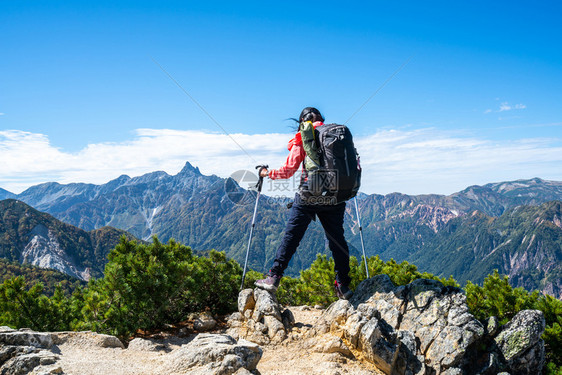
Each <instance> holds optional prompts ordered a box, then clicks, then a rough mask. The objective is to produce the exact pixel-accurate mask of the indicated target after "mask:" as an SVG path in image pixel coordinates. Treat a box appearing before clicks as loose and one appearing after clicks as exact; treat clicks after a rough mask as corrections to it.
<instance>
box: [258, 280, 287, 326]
mask: <svg viewBox="0 0 562 375" xmlns="http://www.w3.org/2000/svg"><path fill="white" fill-rule="evenodd" d="M254 298H255V300H256V304H255V308H254V315H256V314H260V315H262V316H265V315H269V316H273V317H275V318H276V319H277V320H279V321H282V318H281V311H280V309H279V303H278V302H277V298H276V297H275V295H274V294H272V293H270V292H268V291H267V290H263V289H259V288H256V289H254ZM255 320H260V319H255Z"/></svg>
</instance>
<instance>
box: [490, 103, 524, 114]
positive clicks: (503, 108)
mask: <svg viewBox="0 0 562 375" xmlns="http://www.w3.org/2000/svg"><path fill="white" fill-rule="evenodd" d="M525 108H527V106H526V105H525V104H521V103H519V104H515V105H511V104H509V103H508V102H503V103H501V104H500V109H499V110H498V111H497V112H504V111H511V110H512V109H525Z"/></svg>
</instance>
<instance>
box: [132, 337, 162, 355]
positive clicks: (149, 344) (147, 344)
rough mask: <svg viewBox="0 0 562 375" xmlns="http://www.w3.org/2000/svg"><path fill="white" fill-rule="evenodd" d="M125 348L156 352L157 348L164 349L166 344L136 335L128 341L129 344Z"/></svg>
mask: <svg viewBox="0 0 562 375" xmlns="http://www.w3.org/2000/svg"><path fill="white" fill-rule="evenodd" d="M127 349H128V350H133V351H138V352H156V351H159V350H165V349H166V345H163V344H159V343H157V342H154V341H152V340H147V339H143V338H141V337H137V338H135V339H132V340H131V341H130V342H129V346H128V347H127Z"/></svg>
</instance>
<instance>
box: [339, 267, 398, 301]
mask: <svg viewBox="0 0 562 375" xmlns="http://www.w3.org/2000/svg"><path fill="white" fill-rule="evenodd" d="M394 289H395V286H394V284H393V283H392V280H390V277H388V275H377V276H373V277H371V278H370V279H367V280H363V281H362V282H361V283H360V284H359V285H358V286H357V288H356V289H355V291H354V292H353V297H351V300H350V301H351V303H352V304H353V305H354V306H357V305H359V304H360V303H362V302H365V301H367V300H368V299H370V298H371V297H372V296H373V294H375V293H389V292H392V291H393V290H394Z"/></svg>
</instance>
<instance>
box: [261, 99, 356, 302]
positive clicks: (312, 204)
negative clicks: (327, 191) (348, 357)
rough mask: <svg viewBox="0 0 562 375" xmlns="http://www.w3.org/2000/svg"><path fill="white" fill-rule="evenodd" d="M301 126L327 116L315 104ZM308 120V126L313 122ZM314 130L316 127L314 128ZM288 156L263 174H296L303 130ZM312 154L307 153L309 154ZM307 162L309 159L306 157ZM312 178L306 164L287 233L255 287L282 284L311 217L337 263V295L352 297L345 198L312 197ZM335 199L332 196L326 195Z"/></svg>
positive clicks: (315, 124)
mask: <svg viewBox="0 0 562 375" xmlns="http://www.w3.org/2000/svg"><path fill="white" fill-rule="evenodd" d="M298 121H299V129H301V128H302V126H303V124H305V123H308V122H310V123H311V124H312V126H313V127H314V129H316V128H317V127H319V126H323V125H324V117H323V116H322V114H321V113H320V111H319V110H318V109H316V108H313V107H306V108H305V109H303V110H302V112H301V114H300V116H299V120H298ZM310 123H308V125H310ZM313 131H314V130H313ZM288 149H289V156H288V157H287V161H286V162H285V165H283V166H282V167H281V168H279V169H271V170H268V169H267V168H261V169H260V171H259V173H260V177H269V178H271V179H273V180H276V179H287V178H290V177H291V176H293V175H294V174H295V172H296V171H297V170H298V169H299V167H300V166H301V164H303V163H304V162H305V157H307V152H305V148H304V146H303V141H302V139H301V132H297V134H296V135H295V137H294V138H293V139H291V140H290V141H289V145H288ZM310 156H311V155H308V157H310ZM307 161H308V160H307ZM308 185H309V181H308V179H307V172H306V170H305V168H304V165H303V177H301V181H300V185H299V190H298V192H297V194H296V195H295V200H294V202H293V205H292V207H291V211H290V214H289V221H288V223H287V227H286V228H285V235H284V237H283V240H282V242H281V245H280V246H279V248H278V250H277V254H276V257H275V261H274V262H273V266H272V267H271V269H270V270H269V273H268V274H267V276H266V278H265V279H262V280H258V281H256V283H255V284H256V286H257V287H259V288H262V289H265V290H268V291H272V292H275V291H276V290H277V287H278V286H279V282H280V280H281V277H283V273H284V272H285V269H286V268H287V266H288V264H289V261H290V260H291V258H292V256H293V254H294V253H295V251H296V250H297V247H298V246H299V243H300V241H301V239H302V238H303V236H304V233H305V232H306V229H307V227H308V225H309V224H310V222H311V220H316V217H317V218H318V219H319V220H320V223H321V224H322V227H323V228H324V232H325V233H326V237H327V239H328V243H329V247H330V250H331V252H332V256H333V258H334V262H335V266H334V269H335V272H336V280H335V282H334V288H335V291H336V295H337V296H338V298H340V299H349V298H351V296H352V295H353V292H352V291H351V290H350V289H349V283H350V281H351V279H350V277H349V275H348V274H349V248H348V246H347V242H346V240H345V237H344V229H343V219H344V214H345V201H343V202H337V201H336V200H335V199H331V200H329V199H327V200H326V201H325V202H323V201H321V200H320V199H318V198H323V197H322V196H320V197H315V196H311V194H310V192H309V191H308V188H309V186H308ZM327 198H333V197H327Z"/></svg>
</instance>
